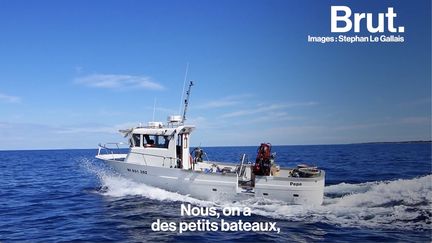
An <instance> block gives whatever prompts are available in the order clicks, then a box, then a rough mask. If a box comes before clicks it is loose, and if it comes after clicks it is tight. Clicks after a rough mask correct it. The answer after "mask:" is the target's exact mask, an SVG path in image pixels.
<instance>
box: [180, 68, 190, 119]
mask: <svg viewBox="0 0 432 243" xmlns="http://www.w3.org/2000/svg"><path fill="white" fill-rule="evenodd" d="M188 72H189V62H187V63H186V71H185V76H184V80H183V91H182V95H181V98H180V105H179V113H180V112H181V107H182V103H183V95H184V92H185V86H186V80H187V76H188Z"/></svg>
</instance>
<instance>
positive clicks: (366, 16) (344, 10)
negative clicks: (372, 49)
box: [331, 6, 405, 33]
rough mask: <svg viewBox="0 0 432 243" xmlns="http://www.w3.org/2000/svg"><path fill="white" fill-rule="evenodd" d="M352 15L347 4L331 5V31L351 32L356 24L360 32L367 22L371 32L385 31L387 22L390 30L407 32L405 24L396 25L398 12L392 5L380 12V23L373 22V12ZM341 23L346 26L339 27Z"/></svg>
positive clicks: (356, 29) (356, 30)
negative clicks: (385, 10) (384, 11)
mask: <svg viewBox="0 0 432 243" xmlns="http://www.w3.org/2000/svg"><path fill="white" fill-rule="evenodd" d="M351 15H352V11H351V9H350V8H349V7H347V6H331V32H333V33H343V32H349V31H351V30H352V28H353V25H354V32H356V33H358V32H360V28H361V27H363V28H364V24H366V28H367V30H368V31H369V32H370V33H377V32H379V33H383V32H384V31H385V27H386V24H387V30H388V31H389V32H392V33H403V32H405V27H404V26H399V27H398V28H396V27H395V26H394V20H395V18H396V16H397V14H396V13H395V12H394V10H393V8H392V7H389V8H387V13H378V21H377V22H378V23H374V22H373V14H372V13H354V17H353V19H351ZM385 19H386V20H387V21H386V20H385ZM363 20H364V21H363ZM364 22H366V23H364ZM339 23H341V24H342V25H344V26H341V27H338V24H339Z"/></svg>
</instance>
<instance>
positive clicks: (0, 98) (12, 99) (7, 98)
mask: <svg viewBox="0 0 432 243" xmlns="http://www.w3.org/2000/svg"><path fill="white" fill-rule="evenodd" d="M0 102H5V103H19V102H21V98H20V97H18V96H12V95H7V94H2V93H0Z"/></svg>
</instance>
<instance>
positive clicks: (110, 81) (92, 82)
mask: <svg viewBox="0 0 432 243" xmlns="http://www.w3.org/2000/svg"><path fill="white" fill-rule="evenodd" d="M75 83H78V84H83V85H86V86H89V87H96V88H106V89H130V88H142V89H151V90H162V89H164V87H163V86H162V85H161V84H158V83H156V82H154V81H153V80H152V79H151V78H150V77H147V76H133V75H119V74H92V75H87V76H83V77H79V78H76V79H75Z"/></svg>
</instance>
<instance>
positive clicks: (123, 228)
mask: <svg viewBox="0 0 432 243" xmlns="http://www.w3.org/2000/svg"><path fill="white" fill-rule="evenodd" d="M256 149H257V148H256V147H217V148H204V150H205V152H206V153H207V155H208V158H209V159H210V160H218V161H232V162H239V161H240V157H241V155H242V154H243V153H246V154H247V155H248V157H249V158H250V160H251V161H252V162H253V160H254V158H255V153H256ZM272 152H276V153H277V154H276V162H277V163H279V164H280V165H281V166H284V167H294V166H296V165H297V164H300V163H307V164H313V165H317V166H319V167H320V168H322V169H324V170H326V187H325V198H324V203H323V205H321V206H308V205H305V206H301V205H287V204H285V203H283V202H280V201H273V200H268V199H263V198H251V199H249V200H244V201H234V202H233V201H223V200H220V201H205V200H199V199H195V198H192V197H190V196H187V195H181V194H178V193H174V192H169V191H166V190H162V189H159V188H155V187H151V186H148V185H145V184H139V183H136V182H133V181H131V180H129V179H127V178H123V177H121V176H118V175H116V174H115V173H113V172H112V171H111V170H110V169H109V168H107V167H106V166H104V164H103V163H102V162H101V161H98V160H96V159H94V156H95V154H96V150H46V151H0V199H1V200H0V241H1V242H14V241H19V242H67V241H86V242H118V241H121V242H147V241H148V242H155V241H158V242H172V241H182V242H190V241H199V242H235V241H242V242H430V241H431V233H432V226H431V219H432V213H431V212H432V211H431V210H432V208H431V202H432V175H431V144H430V143H426V144H356V145H322V146H274V147H272ZM182 204H183V205H189V204H190V205H191V206H193V207H214V208H217V209H218V210H221V209H223V208H225V207H238V208H245V207H247V208H250V209H251V212H252V215H251V216H248V217H245V216H221V218H222V219H223V220H225V221H230V222H234V221H238V220H243V221H248V222H275V223H276V224H277V227H279V228H280V233H279V234H278V233H275V232H240V231H238V232H222V231H210V232H183V233H181V234H180V233H178V232H161V231H153V230H152V228H151V224H152V223H153V222H155V221H156V219H159V220H161V221H166V222H176V223H179V222H180V221H186V222H193V221H198V220H210V221H214V218H212V217H210V216H207V217H206V216H183V217H182V216H180V213H181V212H180V209H181V205H182Z"/></svg>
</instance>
